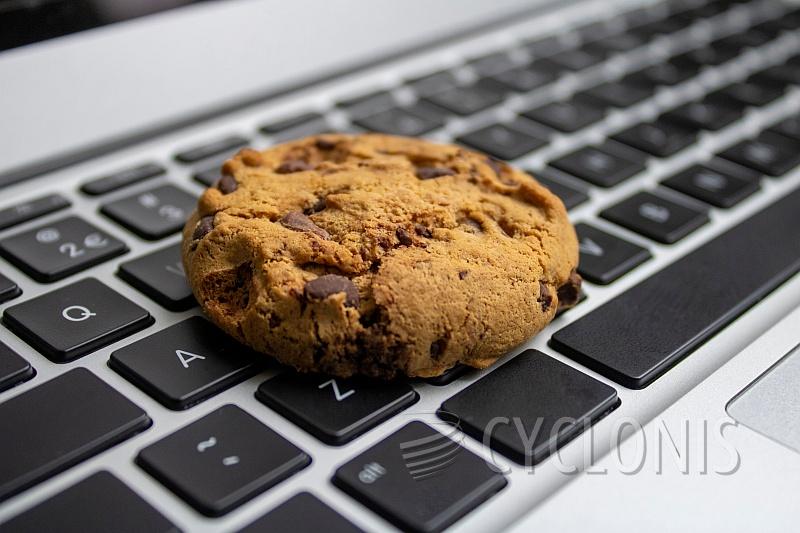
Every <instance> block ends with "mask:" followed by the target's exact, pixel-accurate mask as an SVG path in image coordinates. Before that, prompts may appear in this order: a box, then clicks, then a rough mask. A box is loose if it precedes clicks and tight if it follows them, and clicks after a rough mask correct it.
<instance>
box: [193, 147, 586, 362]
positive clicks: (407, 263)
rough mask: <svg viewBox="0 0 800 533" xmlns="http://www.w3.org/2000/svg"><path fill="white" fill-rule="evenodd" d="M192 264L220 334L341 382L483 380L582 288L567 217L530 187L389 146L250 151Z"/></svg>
mask: <svg viewBox="0 0 800 533" xmlns="http://www.w3.org/2000/svg"><path fill="white" fill-rule="evenodd" d="M183 260H184V265H185V268H186V272H187V277H188V279H189V281H190V284H191V286H192V288H193V290H194V293H195V296H196V297H197V299H198V301H199V302H200V304H201V306H202V307H203V309H204V310H205V312H206V313H207V315H208V316H209V317H210V318H211V319H212V320H213V321H214V322H215V323H216V324H217V325H218V326H220V327H221V328H222V329H224V330H225V331H227V332H228V333H229V334H231V335H233V336H234V337H236V338H237V339H238V340H239V341H240V342H242V343H244V344H247V345H249V346H251V347H253V348H254V349H256V350H258V351H260V352H264V353H267V354H270V355H272V356H274V357H275V358H277V359H278V360H279V361H281V362H282V363H284V364H287V365H291V366H294V367H296V368H298V369H300V370H304V371H319V372H325V373H329V374H333V375H336V376H349V375H352V374H366V375H372V376H380V377H391V376H394V375H396V374H399V375H408V376H434V375H438V374H441V373H442V372H443V371H445V370H446V369H448V368H450V367H452V366H453V365H455V364H456V363H459V362H460V363H464V364H467V365H470V366H474V367H478V368H484V367H486V366H488V365H490V364H491V363H493V362H494V361H495V360H496V359H497V358H498V357H500V356H501V355H503V354H504V353H505V352H506V351H508V350H509V349H510V348H512V347H514V346H516V345H517V344H519V343H521V342H523V341H525V340H526V339H528V338H529V337H531V336H532V335H534V334H535V333H537V332H538V331H540V330H541V329H542V328H543V327H544V326H545V325H547V323H549V322H550V320H551V319H552V318H553V316H554V315H555V312H556V310H557V308H558V307H559V305H572V304H573V303H574V300H575V299H576V298H577V290H578V287H577V284H579V278H577V276H576V275H575V274H574V273H573V272H574V269H575V267H576V265H577V260H578V246H577V239H576V237H575V232H574V230H573V228H572V226H571V224H570V223H569V221H568V220H567V215H566V211H565V209H564V207H563V204H562V203H561V201H560V200H558V199H557V198H556V197H555V196H554V195H553V194H551V193H550V192H549V191H547V190H546V189H545V188H544V187H543V186H541V185H539V184H538V183H537V182H536V181H534V180H533V179H532V178H531V177H530V176H529V175H527V174H525V173H522V172H520V171H517V170H514V169H512V168H511V167H509V166H507V165H505V164H503V163H499V162H496V161H493V160H490V159H488V158H487V157H486V156H485V155H482V154H477V153H474V152H470V151H467V150H465V149H463V148H460V147H456V146H451V145H439V144H432V143H430V142H427V141H422V140H416V139H406V138H400V137H391V136H386V135H360V136H348V135H322V136H318V137H310V138H307V139H303V140H299V141H294V142H290V143H287V144H283V145H279V146H275V147H273V148H270V149H268V150H265V151H263V152H256V151H254V150H249V149H246V150H242V151H241V152H240V153H239V154H237V155H236V156H235V157H234V158H233V159H231V160H229V161H228V162H226V163H225V165H224V166H223V178H222V179H221V180H220V182H219V183H218V184H217V186H216V187H212V188H210V189H208V190H207V191H206V192H205V193H204V194H203V195H202V197H201V198H200V201H199V203H198V211H197V212H196V213H194V214H193V215H192V217H191V218H190V219H189V221H188V222H187V224H186V228H185V229H184V243H183Z"/></svg>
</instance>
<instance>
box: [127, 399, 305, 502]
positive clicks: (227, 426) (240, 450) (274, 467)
mask: <svg viewBox="0 0 800 533" xmlns="http://www.w3.org/2000/svg"><path fill="white" fill-rule="evenodd" d="M136 462H137V464H138V465H139V466H141V467H142V468H143V469H145V470H146V471H147V472H148V473H149V474H150V475H152V476H153V477H155V478H156V479H158V480H159V481H160V482H161V483H163V484H164V485H166V486H167V487H168V488H169V489H170V490H172V491H173V492H175V493H176V494H177V495H178V496H180V497H181V498H183V499H184V500H186V501H187V502H188V503H189V504H190V505H191V506H192V507H194V508H195V509H197V510H198V511H200V512H201V513H203V514H204V515H206V516H222V515H224V514H225V513H227V512H229V511H231V510H233V509H235V508H236V507H239V506H240V505H242V504H243V503H245V502H246V501H248V500H250V499H252V498H254V497H255V496H257V495H258V494H260V493H262V492H264V491H265V490H267V489H269V488H270V487H273V486H274V485H277V484H278V483H280V482H281V481H283V480H285V479H287V478H289V477H290V476H292V475H294V474H295V473H297V472H299V471H300V470H302V469H303V468H305V467H306V466H308V464H309V463H310V462H311V457H309V456H308V455H307V454H306V453H305V452H303V451H302V450H300V449H299V448H297V447H296V446H295V445H294V444H292V443H291V442H289V441H287V440H286V439H284V438H283V437H281V436H280V435H278V434H277V433H275V432H274V431H272V430H271V429H270V428H268V427H267V426H265V425H264V424H262V423H261V422H259V421H258V420H256V419H255V418H253V417H252V416H251V415H249V414H247V413H246V412H244V411H243V410H241V409H240V408H239V407H236V406H235V405H223V406H222V407H220V408H219V409H217V410H215V411H212V412H211V413H209V414H207V415H206V416H204V417H203V418H201V419H200V420H197V421H195V422H192V423H191V424H189V425H188V426H185V427H183V428H181V429H179V430H178V431H176V432H175V433H173V434H171V435H169V436H167V437H165V438H163V439H161V440H159V441H158V442H156V443H155V444H151V445H150V446H148V447H146V448H145V449H143V450H142V451H141V452H139V455H138V456H137V458H136Z"/></svg>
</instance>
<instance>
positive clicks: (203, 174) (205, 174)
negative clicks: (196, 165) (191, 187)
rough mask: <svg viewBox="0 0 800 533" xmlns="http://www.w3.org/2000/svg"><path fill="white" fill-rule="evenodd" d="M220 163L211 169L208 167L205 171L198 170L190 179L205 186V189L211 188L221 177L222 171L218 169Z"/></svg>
mask: <svg viewBox="0 0 800 533" xmlns="http://www.w3.org/2000/svg"><path fill="white" fill-rule="evenodd" d="M221 166H222V163H220V164H217V165H214V166H213V167H209V168H207V169H205V170H199V171H197V172H195V173H194V174H193V175H192V177H193V178H194V179H195V181H197V182H198V183H200V184H202V185H205V186H206V187H213V186H214V185H215V184H216V183H217V182H218V181H219V180H220V178H221V177H222V171H221V170H220V167H221Z"/></svg>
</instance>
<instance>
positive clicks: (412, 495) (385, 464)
mask: <svg viewBox="0 0 800 533" xmlns="http://www.w3.org/2000/svg"><path fill="white" fill-rule="evenodd" d="M333 483H334V485H336V486H337V487H339V488H340V489H342V490H343V491H345V492H346V493H348V494H349V495H350V496H352V497H353V498H355V499H357V500H358V501H360V502H361V503H362V504H364V505H366V506H367V507H369V508H370V509H372V510H373V511H375V512H377V513H378V514H380V515H381V516H382V517H383V518H385V519H386V520H388V521H389V522H392V523H393V524H395V525H396V526H397V527H399V528H400V529H402V530H404V531H420V532H426V533H428V532H439V531H442V530H444V529H446V528H447V527H449V526H450V525H452V524H453V523H455V522H456V521H457V520H458V519H459V518H461V517H462V516H464V515H466V514H467V513H469V512H470V511H472V510H473V509H475V508H476V507H478V506H479V505H480V504H482V503H483V502H485V501H486V500H488V499H489V498H491V497H492V496H493V495H494V494H495V493H497V492H499V491H500V490H502V489H503V488H504V487H505V486H506V485H507V484H508V482H507V481H506V479H505V477H504V476H503V475H502V474H500V473H498V472H497V469H496V467H492V466H490V465H489V464H487V463H486V461H484V460H483V459H481V458H480V457H478V456H477V455H475V454H473V453H472V452H470V451H469V450H467V449H466V448H464V447H462V446H461V445H460V444H459V443H458V442H456V441H454V440H453V439H452V438H451V437H449V436H446V435H443V434H441V433H439V432H438V431H436V430H434V429H433V428H431V427H430V426H428V425H426V424H423V423H422V422H418V421H414V422H410V423H409V424H406V425H405V426H403V427H402V428H400V429H399V430H398V431H396V432H395V433H393V434H392V435H391V436H389V437H387V438H386V439H384V440H382V441H380V442H379V443H378V444H376V445H374V446H373V447H372V448H370V449H368V450H367V451H365V452H363V453H361V454H360V455H358V456H357V457H355V458H354V459H352V460H351V461H349V462H348V463H346V464H345V465H343V466H341V467H339V468H338V469H337V470H336V473H335V474H334V476H333Z"/></svg>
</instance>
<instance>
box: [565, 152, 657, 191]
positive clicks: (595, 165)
mask: <svg viewBox="0 0 800 533" xmlns="http://www.w3.org/2000/svg"><path fill="white" fill-rule="evenodd" d="M550 165H552V166H553V167H555V168H557V169H558V170H561V171H562V172H566V173H568V174H572V175H573V176H577V177H579V178H581V179H583V180H585V181H588V182H589V183H592V184H594V185H599V186H600V187H613V186H614V185H616V184H618V183H620V182H622V181H624V180H626V179H628V178H630V177H631V176H633V175H635V174H638V173H639V172H641V171H643V170H644V169H645V165H644V163H642V162H641V161H640V160H636V159H634V158H633V157H630V156H628V155H624V154H622V153H620V152H619V151H617V150H614V149H613V148H611V147H610V146H609V145H607V144H606V145H603V146H585V147H583V148H579V149H578V150H576V151H574V152H571V153H569V154H567V155H564V156H561V157H559V158H558V159H554V160H553V161H550Z"/></svg>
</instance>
